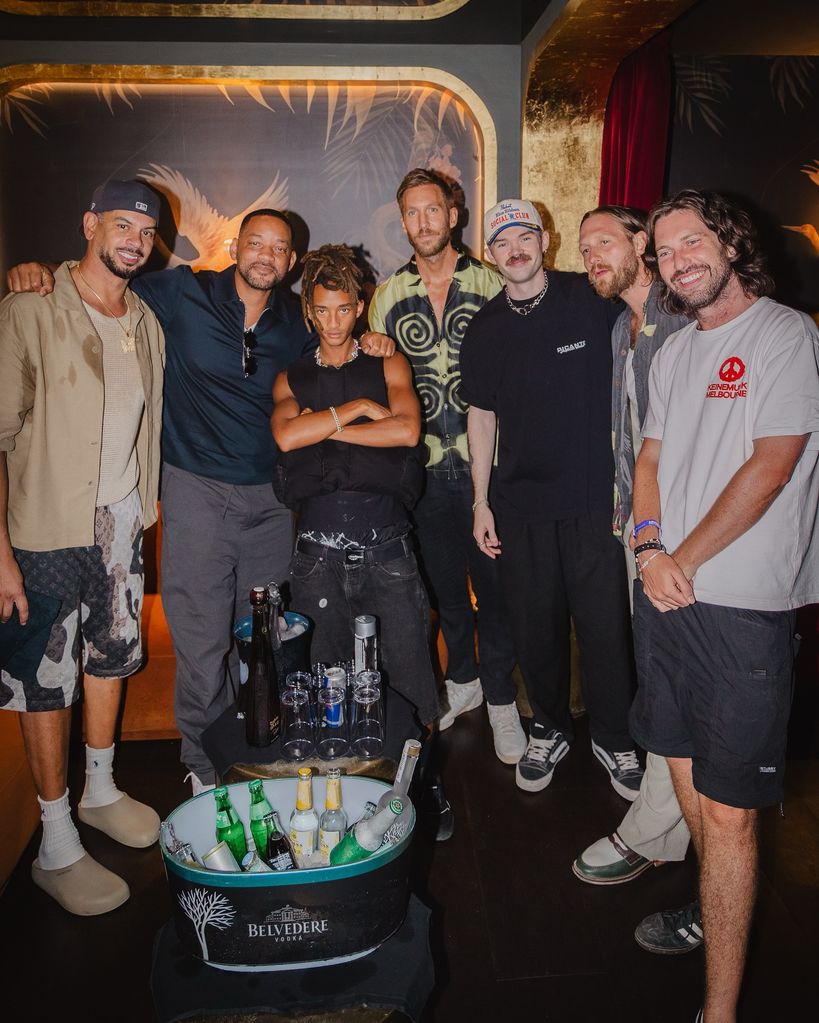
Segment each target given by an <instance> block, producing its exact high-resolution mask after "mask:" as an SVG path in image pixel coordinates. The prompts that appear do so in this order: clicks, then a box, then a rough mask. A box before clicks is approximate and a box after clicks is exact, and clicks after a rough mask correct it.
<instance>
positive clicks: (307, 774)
mask: <svg viewBox="0 0 819 1023" xmlns="http://www.w3.org/2000/svg"><path fill="white" fill-rule="evenodd" d="M312 776H313V768H312V767H300V768H299V778H311V777H312Z"/></svg>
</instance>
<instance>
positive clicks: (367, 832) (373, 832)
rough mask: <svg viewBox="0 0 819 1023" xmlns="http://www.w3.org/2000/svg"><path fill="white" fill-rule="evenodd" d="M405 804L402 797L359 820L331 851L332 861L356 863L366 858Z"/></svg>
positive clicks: (333, 863) (334, 862)
mask: <svg viewBox="0 0 819 1023" xmlns="http://www.w3.org/2000/svg"><path fill="white" fill-rule="evenodd" d="M403 809H404V804H403V803H402V802H401V800H400V799H397V798H396V799H391V800H390V802H389V803H388V804H387V805H386V806H385V807H384V808H383V810H379V811H378V812H377V813H375V814H374V815H373V816H372V817H370V819H369V820H366V821H359V822H358V824H356V825H354V826H353V827H352V828H351V829H350V830H349V831H348V832H347V834H346V835H345V836H344V838H342V840H341V841H340V842H339V843H338V845H337V846H335V847H334V848H333V849H331V851H330V863H331V864H332V865H333V866H338V865H339V864H342V863H355V862H357V861H358V860H365V859H366V858H367V857H368V856H372V854H373V853H374V852H375V851H376V849H378V848H379V847H380V846H381V843H382V842H383V840H384V834H385V833H386V831H387V829H388V828H389V827H390V825H391V824H393V823H394V821H395V819H396V818H397V817H399V816H400V814H401V811H402V810H403Z"/></svg>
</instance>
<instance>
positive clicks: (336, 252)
mask: <svg viewBox="0 0 819 1023" xmlns="http://www.w3.org/2000/svg"><path fill="white" fill-rule="evenodd" d="M303 263H304V276H303V277H302V281H301V311H302V315H303V316H304V320H305V322H306V323H307V325H308V326H309V325H310V322H311V321H310V307H311V306H312V304H313V292H314V291H315V290H316V285H317V284H320V285H321V286H322V288H327V290H328V291H346V292H347V294H348V295H352V296H353V297H354V299H355V300H356V301H357V300H358V299H359V298H360V296H361V282H362V273H361V270H360V269H359V268H358V266H356V262H355V253H354V252H353V250H352V249H351V248H350V246H349V245H322V246H321V248H320V249H314V250H313V251H312V252H308V253H307V254H306V255H305V257H304V260H303Z"/></svg>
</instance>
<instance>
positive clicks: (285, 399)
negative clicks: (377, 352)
mask: <svg viewBox="0 0 819 1023" xmlns="http://www.w3.org/2000/svg"><path fill="white" fill-rule="evenodd" d="M384 380H385V383H386V385H387V402H388V405H389V407H388V408H385V407H384V406H383V405H379V404H378V402H375V401H371V400H370V399H369V398H354V399H353V400H352V401H348V402H345V403H344V404H343V405H339V406H338V407H337V408H336V415H337V416H338V419H339V422H340V424H341V426H342V427H343V430H341V431H339V430H337V428H336V421H335V419H334V418H333V414H332V412H330V410H329V409H323V410H321V411H317V412H314V411H313V410H312V409H310V408H304V409H302V408H300V407H299V403H298V402H297V401H296V397H295V395H294V394H293V392H292V391H291V390H290V384H289V381H288V378H287V371H286V370H285V371H284V372H282V373H279V375H278V376H277V377H276V383H275V384H274V386H273V400H274V402H275V407H274V409H273V415H272V416H271V417H270V425H271V428H272V430H273V437H274V438H275V441H276V444H277V445H278V447H279V449H280V450H281V451H295V450H297V449H298V448H306V447H309V446H310V445H311V444H318V443H320V442H321V441H323V440H334V441H339V442H340V443H342V444H361V445H363V446H365V447H371V448H399V447H413V446H414V445H415V444H417V443H418V440H419V437H420V436H421V407H420V405H419V403H418V398H417V396H416V394H415V391H414V389H413V386H412V374H411V372H410V366H409V363H408V362H407V360H406V358H405V357H404V356H403V355H401V353H400V352H396V353H395V354H394V355H392V356H390V357H389V358H386V359H384ZM357 419H368V420H370V421H369V422H366V423H356V422H355V421H356V420H357ZM351 424H352V425H351Z"/></svg>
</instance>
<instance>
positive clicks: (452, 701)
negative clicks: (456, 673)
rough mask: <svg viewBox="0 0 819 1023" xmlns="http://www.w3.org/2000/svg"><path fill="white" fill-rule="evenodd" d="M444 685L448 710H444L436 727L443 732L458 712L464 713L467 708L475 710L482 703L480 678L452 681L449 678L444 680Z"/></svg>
mask: <svg viewBox="0 0 819 1023" xmlns="http://www.w3.org/2000/svg"><path fill="white" fill-rule="evenodd" d="M444 686H445V687H446V702H447V705H448V707H449V710H447V711H445V712H444V713H443V714H442V715H441V717H440V720H439V721H438V729H439V731H441V732H443V731H444V730H445V729H447V728H449V727H450V725H452V723H453V722H454V720H455V718H456V717H458V715H459V714H466V712H467V711H469V710H475V708H476V707H480V705H481V704H482V703H483V689H481V680H480V679H479V678H476V679H473V680H472V681H471V682H453V681H452V679H451V678H448V679H446V681H445V682H444Z"/></svg>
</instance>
